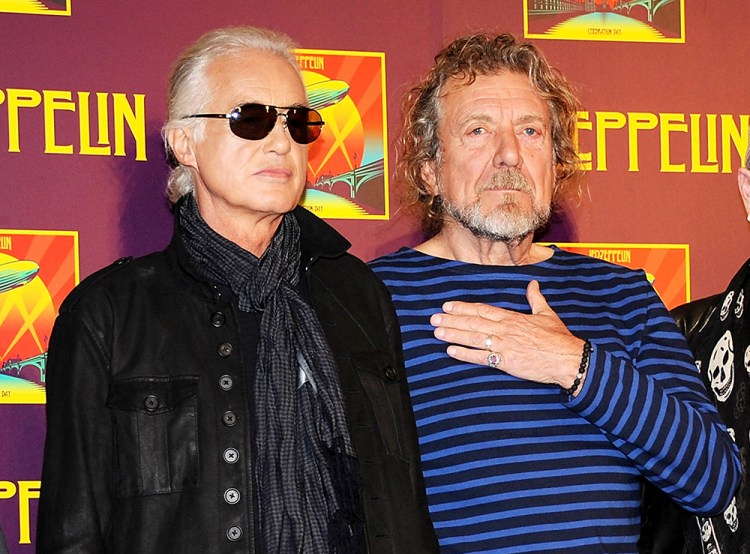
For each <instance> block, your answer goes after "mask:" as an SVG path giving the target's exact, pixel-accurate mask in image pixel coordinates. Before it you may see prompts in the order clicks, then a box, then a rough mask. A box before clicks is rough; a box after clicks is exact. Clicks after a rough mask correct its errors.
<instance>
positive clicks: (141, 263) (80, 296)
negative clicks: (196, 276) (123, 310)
mask: <svg viewBox="0 0 750 554" xmlns="http://www.w3.org/2000/svg"><path fill="white" fill-rule="evenodd" d="M165 270H166V262H165V259H164V253H163V252H158V253H154V254H149V255H147V256H144V257H140V258H133V257H123V258H120V259H118V260H117V261H115V262H114V263H112V264H110V265H108V266H106V267H104V268H102V269H100V270H98V271H95V272H94V273H92V274H91V275H89V276H88V277H86V278H85V279H84V280H83V281H81V282H80V283H79V284H78V286H76V287H75V288H74V289H73V290H72V291H71V293H70V294H69V295H68V296H67V297H66V298H65V301H64V302H63V303H62V305H61V306H60V313H65V312H72V311H77V310H80V309H82V308H84V307H85V306H87V305H89V304H90V303H99V302H100V301H101V300H102V299H104V298H109V299H111V300H114V299H117V298H120V297H122V298H124V299H126V298H128V297H130V296H131V295H132V294H133V293H134V291H137V290H138V289H139V288H142V287H143V285H144V284H147V283H148V282H149V281H156V280H160V279H163V277H164V275H165V273H167V271H165Z"/></svg>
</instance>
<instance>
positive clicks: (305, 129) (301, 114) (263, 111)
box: [229, 104, 323, 144]
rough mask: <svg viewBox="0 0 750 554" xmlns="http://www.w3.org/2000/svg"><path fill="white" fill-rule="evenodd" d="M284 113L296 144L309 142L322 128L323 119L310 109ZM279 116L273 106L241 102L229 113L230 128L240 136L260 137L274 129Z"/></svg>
mask: <svg viewBox="0 0 750 554" xmlns="http://www.w3.org/2000/svg"><path fill="white" fill-rule="evenodd" d="M283 115H284V117H285V119H286V127H287V129H289V135H290V136H291V137H292V140H294V141H295V142H298V143H299V144H310V143H311V142H312V141H314V140H315V139H317V138H318V137H319V136H320V133H321V131H322V130H323V118H322V117H320V114H319V113H318V112H316V111H315V110H312V109H310V108H302V107H300V108H289V110H288V111H287V112H286V114H283ZM278 117H279V112H278V111H276V108H274V107H273V106H264V105H263V104H243V105H242V106H240V107H239V108H236V109H235V110H234V111H233V112H232V115H231V117H230V118H229V128H230V129H231V131H232V132H233V133H234V134H235V135H237V136H238V137H240V138H243V139H246V140H261V139H264V138H266V137H267V136H268V133H270V132H271V131H272V130H273V127H274V125H276V120H277V119H278Z"/></svg>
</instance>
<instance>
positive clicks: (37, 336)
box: [0, 0, 750, 554]
mask: <svg viewBox="0 0 750 554" xmlns="http://www.w3.org/2000/svg"><path fill="white" fill-rule="evenodd" d="M237 24H251V25H257V26H265V27H271V28H274V29H278V30H281V31H283V32H285V33H287V34H289V35H290V36H292V37H293V38H294V39H295V40H296V41H297V42H298V44H299V45H300V48H299V49H298V51H297V60H298V62H299V65H300V67H301V69H302V74H303V78H304V81H305V85H306V87H307V90H308V94H309V97H310V102H311V105H312V106H313V107H314V108H316V109H319V110H320V111H321V112H322V113H323V116H324V119H325V121H326V125H325V127H324V130H323V135H322V137H321V139H320V140H319V141H318V142H316V143H315V144H314V145H312V146H311V148H310V163H309V168H308V176H307V189H306V193H305V196H304V199H303V202H302V204H303V205H304V207H306V208H307V209H309V210H310V211H312V212H313V213H315V214H317V215H318V216H320V217H323V218H325V219H327V220H328V221H329V222H330V223H331V224H332V225H334V226H335V227H336V228H338V229H339V230H340V231H341V232H342V233H343V234H345V235H346V236H347V237H348V238H349V239H350V240H351V242H352V243H353V252H354V253H355V254H357V255H359V256H360V257H361V258H363V259H366V260H367V259H371V258H374V257H376V256H379V255H382V254H385V253H386V252H389V251H392V250H394V249H396V248H398V247H400V246H403V245H413V244H416V243H417V242H420V240H421V237H420V235H419V231H418V226H417V223H416V222H415V221H413V220H411V219H409V218H408V217H406V216H404V215H403V214H401V212H400V211H399V207H398V194H397V190H398V184H397V183H394V182H392V166H393V161H394V149H393V140H394V138H395V137H396V136H397V134H398V131H399V128H400V123H399V120H400V106H401V98H402V96H403V94H404V93H405V92H406V91H407V90H408V88H409V86H410V85H411V84H413V83H414V82H415V81H416V80H417V79H418V78H419V77H420V76H421V75H422V74H423V72H425V71H426V70H427V68H428V67H429V66H430V64H431V62H432V58H433V57H434V55H435V54H436V53H437V51H438V50H439V49H440V48H441V47H442V46H443V45H444V44H445V43H446V42H447V41H449V40H451V39H453V38H454V37H456V36H458V35H460V34H465V33H468V32H473V31H496V32H512V33H514V34H516V35H518V36H522V37H523V36H525V37H526V38H528V39H529V40H531V41H533V42H534V43H535V44H536V45H537V46H539V47H540V48H541V50H542V51H543V52H544V53H545V54H546V56H547V57H548V59H549V60H550V61H551V62H552V64H553V65H555V66H556V67H558V68H559V69H560V70H562V71H563V73H565V74H566V75H567V76H568V78H569V79H570V80H571V81H573V82H574V83H575V84H576V86H577V89H578V91H579V93H580V96H581V99H582V101H583V106H584V109H583V110H582V112H581V113H580V114H579V122H578V140H579V150H580V154H581V159H582V163H583V164H584V168H585V169H586V173H587V179H586V182H585V185H584V187H583V190H582V191H581V194H580V195H572V196H571V197H570V198H567V199H566V200H565V201H564V202H563V204H562V206H561V207H560V208H561V209H560V211H559V213H558V214H557V215H556V216H555V219H554V221H553V224H552V226H551V228H550V229H549V231H548V232H547V234H546V235H545V236H544V237H542V240H543V241H544V242H547V243H554V244H558V245H559V246H560V247H562V248H566V249H570V250H574V251H577V252H582V253H584V254H588V255H591V256H594V257H598V258H602V259H606V260H609V261H612V262H614V263H618V264H623V265H626V266H628V267H633V268H641V269H643V270H645V272H646V274H647V276H648V278H649V280H650V281H651V282H652V283H653V286H654V287H655V289H656V291H657V292H658V293H659V295H660V296H661V297H662V299H663V300H664V302H665V304H667V306H668V307H674V306H677V305H679V304H681V303H684V302H686V301H688V300H690V299H691V298H697V297H701V296H706V295H709V294H713V293H715V292H718V291H720V290H722V289H723V287H724V285H725V284H726V283H727V282H728V280H729V279H730V277H731V276H732V275H733V274H734V273H735V270H736V269H737V267H739V265H740V264H741V263H742V262H743V261H744V260H745V259H746V258H747V257H748V256H747V255H748V248H747V238H748V231H750V229H748V223H747V221H745V218H744V212H743V208H742V205H741V202H740V199H739V195H738V193H737V180H736V173H737V169H738V168H739V167H740V165H741V163H742V158H743V155H744V152H745V149H746V148H747V144H748V125H749V124H750V115H749V114H750V86H748V85H749V84H750V79H749V78H748V71H747V68H748V63H747V60H748V54H750V52H748V48H747V26H748V24H750V6H749V5H748V4H747V3H746V1H745V0H725V1H722V2H712V1H709V0H476V1H474V2H460V1H457V0H444V1H434V0H415V1H413V2H400V1H396V0H381V1H379V0H374V1H371V2H366V3H365V2H351V1H349V2H345V1H340V0H332V1H326V2H314V1H313V2H300V1H292V0H279V1H278V2H275V3H274V6H273V9H270V8H269V6H268V4H267V3H266V2H261V1H251V0H222V1H221V2H218V1H215V2H213V1H208V2H184V1H177V0H164V1H160V2H151V1H146V0H131V1H128V2H83V1H81V0H0V28H2V30H3V32H2V33H0V46H2V51H3V56H2V57H0V190H1V191H2V195H1V196H0V198H1V199H2V200H0V421H2V425H0V529H2V531H3V533H4V535H5V537H6V540H7V542H8V547H9V550H10V552H11V553H14V554H15V553H30V552H34V534H35V520H36V511H37V502H38V498H39V491H40V486H41V483H40V475H41V456H42V449H43V441H44V433H45V420H44V403H45V388H44V386H45V376H46V352H47V344H48V340H49V336H50V332H51V329H52V326H53V323H54V319H55V316H56V314H57V310H58V308H59V306H60V303H61V302H62V300H63V299H64V298H65V296H66V295H67V294H68V293H69V292H70V291H71V290H72V289H73V287H74V286H75V285H76V284H77V283H78V282H80V280H81V279H82V278H84V277H86V276H87V275H89V274H90V273H92V272H93V271H95V270H96V269H98V268H100V267H102V266H104V265H107V264H109V263H111V262H112V261H114V260H115V259H117V258H118V257H120V256H126V255H142V254H145V253H147V252H150V251H153V250H156V249H160V248H162V247H163V246H165V245H166V243H167V241H168V240H169V237H170V234H171V225H172V223H171V214H170V211H169V207H168V203H167V200H166V196H165V193H164V185H165V176H166V173H167V165H166V161H165V156H164V149H163V146H162V143H161V137H160V129H161V125H162V121H163V118H164V113H165V104H166V102H165V96H166V92H165V91H166V80H167V76H168V73H169V68H170V64H171V63H172V61H173V60H174V59H175V58H176V57H177V55H178V54H179V53H180V51H181V50H183V49H184V48H185V47H186V46H187V45H188V44H190V43H192V42H193V41H194V40H195V39H196V38H198V37H199V36H200V35H201V34H203V33H204V32H206V31H208V30H210V29H213V28H216V27H221V26H227V25H237Z"/></svg>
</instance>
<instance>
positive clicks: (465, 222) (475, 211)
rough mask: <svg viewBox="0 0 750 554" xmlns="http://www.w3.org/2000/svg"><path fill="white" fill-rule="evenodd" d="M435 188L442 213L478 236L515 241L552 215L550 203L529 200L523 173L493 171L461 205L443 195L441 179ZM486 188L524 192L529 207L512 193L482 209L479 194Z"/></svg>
mask: <svg viewBox="0 0 750 554" xmlns="http://www.w3.org/2000/svg"><path fill="white" fill-rule="evenodd" d="M439 190H440V193H441V196H442V207H443V210H444V212H445V214H446V215H448V216H449V217H450V218H451V219H453V220H454V221H456V223H458V224H459V225H461V226H463V227H465V228H466V229H468V230H469V231H470V232H471V233H472V234H473V235H474V236H475V237H477V238H481V239H490V240H493V241H497V242H504V243H511V242H516V241H518V240H520V239H523V238H524V237H526V236H528V235H529V234H531V233H534V232H535V231H537V230H538V229H541V228H542V227H544V226H545V225H547V223H548V222H549V220H550V217H551V215H552V207H551V205H549V204H547V205H544V206H537V205H536V204H535V203H534V202H533V200H534V187H533V186H532V185H531V183H529V181H528V179H526V176H524V175H523V174H522V173H520V172H518V171H514V170H504V171H500V172H498V173H495V174H494V175H493V176H492V177H490V179H488V180H487V181H485V182H484V183H482V184H481V185H480V186H479V187H478V188H477V196H476V199H475V200H474V201H473V202H471V203H469V204H464V205H463V206H459V205H457V204H454V203H452V202H451V201H449V200H448V199H447V198H446V197H445V195H444V194H443V189H442V183H441V184H440V185H439ZM488 190H514V191H520V192H521V193H523V194H528V195H529V196H530V197H531V198H532V208H531V209H530V210H528V209H524V208H523V207H522V206H521V204H520V203H519V202H518V198H517V197H516V195H513V194H504V195H502V196H501V197H500V199H499V203H498V204H497V205H495V206H494V207H493V208H492V209H491V210H490V212H489V213H484V212H483V211H482V204H481V201H480V198H479V197H480V195H481V193H483V192H485V191H488Z"/></svg>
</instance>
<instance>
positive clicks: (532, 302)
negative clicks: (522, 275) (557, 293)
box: [526, 280, 550, 314]
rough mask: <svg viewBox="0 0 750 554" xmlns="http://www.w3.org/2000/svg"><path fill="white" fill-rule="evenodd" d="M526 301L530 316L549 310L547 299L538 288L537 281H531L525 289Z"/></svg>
mask: <svg viewBox="0 0 750 554" xmlns="http://www.w3.org/2000/svg"><path fill="white" fill-rule="evenodd" d="M526 300H528V302H529V306H530V307H531V313H532V314H538V313H542V312H544V311H546V310H549V309H550V307H549V304H547V299H546V298H545V297H544V295H543V294H542V290H541V289H540V288H539V281H536V280H531V281H530V282H529V286H528V287H526Z"/></svg>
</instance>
